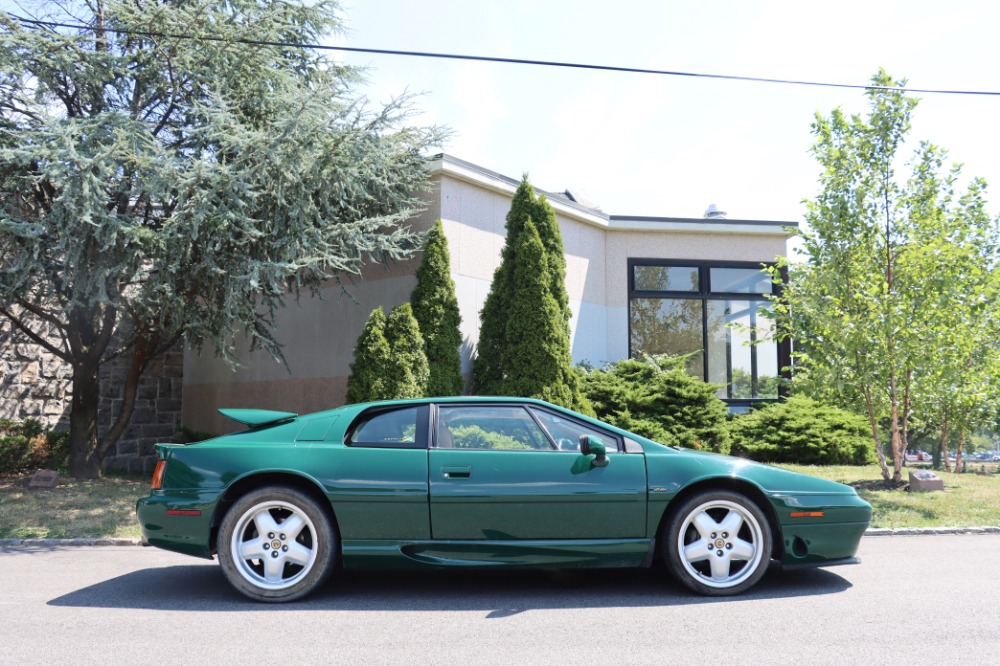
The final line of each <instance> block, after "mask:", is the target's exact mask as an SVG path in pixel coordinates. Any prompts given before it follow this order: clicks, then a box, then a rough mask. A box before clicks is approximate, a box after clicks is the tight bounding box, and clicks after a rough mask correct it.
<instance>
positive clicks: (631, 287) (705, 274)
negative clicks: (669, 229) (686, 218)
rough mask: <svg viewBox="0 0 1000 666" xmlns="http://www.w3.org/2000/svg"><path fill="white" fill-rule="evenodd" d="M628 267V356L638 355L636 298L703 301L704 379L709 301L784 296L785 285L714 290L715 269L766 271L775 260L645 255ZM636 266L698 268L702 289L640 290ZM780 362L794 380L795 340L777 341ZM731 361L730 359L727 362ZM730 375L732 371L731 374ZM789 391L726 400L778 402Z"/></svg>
mask: <svg viewBox="0 0 1000 666" xmlns="http://www.w3.org/2000/svg"><path fill="white" fill-rule="evenodd" d="M626 264H627V267H628V280H627V294H626V300H627V302H628V309H627V317H628V325H627V329H628V330H627V335H628V358H634V352H633V349H632V301H633V300H634V299H637V298H647V299H648V298H660V299H685V300H698V301H701V342H702V346H701V351H700V353H701V357H702V358H701V366H702V369H701V379H702V380H703V381H708V377H709V368H708V334H709V331H708V316H707V315H708V312H707V308H708V302H709V301H757V302H767V301H768V300H769V298H768V296H780V294H781V288H782V285H781V284H772V289H771V293H770V294H767V293H763V292H721V291H720V292H713V291H711V290H710V287H711V284H710V274H711V269H712V268H756V269H758V270H762V269H764V268H765V267H773V266H776V265H777V262H774V261H712V260H706V259H684V258H680V257H677V258H663V257H656V258H652V257H651V258H642V257H629V258H628V260H627V262H626ZM636 266H668V267H681V268H692V267H697V268H698V291H673V290H671V291H656V290H648V289H643V290H637V289H636V288H635V267H636ZM780 277H781V280H782V282H784V281H786V280H787V279H788V270H787V269H786V268H782V269H780ZM776 346H777V354H778V358H777V362H778V376H779V377H781V378H783V379H785V380H788V379H791V356H792V343H791V340H788V339H785V340H781V341H779V342H778V343H777V345H776ZM729 362H730V361H728V360H727V363H729ZM727 376H728V373H727ZM752 376H753V383H754V385H756V383H757V376H756V368H754V369H753V372H752ZM786 394H787V389H786V388H785V387H783V386H782V387H779V389H778V398H728V397H727V398H722V400H723V401H724V402H725V403H726V404H729V405H747V404H757V403H766V402H775V401H776V400H779V399H780V398H782V397H784V396H785V395H786Z"/></svg>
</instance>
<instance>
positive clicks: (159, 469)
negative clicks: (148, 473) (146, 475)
mask: <svg viewBox="0 0 1000 666" xmlns="http://www.w3.org/2000/svg"><path fill="white" fill-rule="evenodd" d="M166 471H167V461H166V460H157V461H156V469H155V470H153V490H159V489H160V488H162V487H163V473H164V472H166Z"/></svg>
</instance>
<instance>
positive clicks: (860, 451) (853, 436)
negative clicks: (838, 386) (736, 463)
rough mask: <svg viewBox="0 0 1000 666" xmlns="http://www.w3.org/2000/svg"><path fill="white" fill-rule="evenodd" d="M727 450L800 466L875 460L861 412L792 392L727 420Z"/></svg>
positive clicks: (764, 459) (752, 458)
mask: <svg viewBox="0 0 1000 666" xmlns="http://www.w3.org/2000/svg"><path fill="white" fill-rule="evenodd" d="M730 434H731V435H732V442H733V445H732V452H733V454H734V455H738V456H741V457H744V458H750V459H751V460H759V461H761V462H772V463H798V464H802V465H867V464H870V463H873V462H875V452H874V451H873V450H872V440H871V428H870V427H869V426H868V421H866V420H865V418H864V417H862V416H858V415H857V414H853V413H851V412H847V411H844V410H843V409H839V408H837V407H829V406H826V405H823V404H820V403H818V402H816V401H815V400H811V399H809V398H802V397H793V398H789V399H788V400H786V401H784V402H780V403H774V404H771V405H768V406H766V407H763V408H760V409H757V410H754V411H752V412H748V413H747V414H743V415H740V416H737V417H735V418H734V419H733V421H732V423H730Z"/></svg>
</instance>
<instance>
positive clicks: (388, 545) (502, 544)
mask: <svg viewBox="0 0 1000 666" xmlns="http://www.w3.org/2000/svg"><path fill="white" fill-rule="evenodd" d="M652 548H653V540H652V539H560V540H554V541H540V540H532V541H513V540H503V541H485V540H484V541H389V540H351V539H345V540H344V541H343V542H342V545H341V551H342V555H343V565H344V567H345V568H380V569H381V568H407V567H416V566H420V565H430V566H439V567H523V568H536V569H537V568H572V567H586V568H626V567H641V566H648V560H649V559H650V558H649V553H650V552H652Z"/></svg>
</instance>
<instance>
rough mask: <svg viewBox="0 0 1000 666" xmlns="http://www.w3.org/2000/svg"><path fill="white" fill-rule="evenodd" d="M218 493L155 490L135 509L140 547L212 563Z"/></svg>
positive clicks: (141, 500) (137, 503) (138, 503)
mask: <svg viewBox="0 0 1000 666" xmlns="http://www.w3.org/2000/svg"><path fill="white" fill-rule="evenodd" d="M218 496H219V494H218V493H205V492H204V491H198V490H190V491H184V490H171V491H170V494H169V495H168V494H166V493H165V492H163V491H156V490H154V491H153V493H152V494H151V495H150V496H149V497H143V498H141V499H140V500H139V501H138V502H136V506H135V514H136V518H138V520H139V528H140V529H141V530H142V544H143V545H144V546H156V547H157V548H163V549H164V550H171V551H174V552H177V553H183V554H185V555H193V556H195V557H203V558H206V559H212V544H211V535H212V517H213V515H214V513H215V505H216V501H217V500H218Z"/></svg>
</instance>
